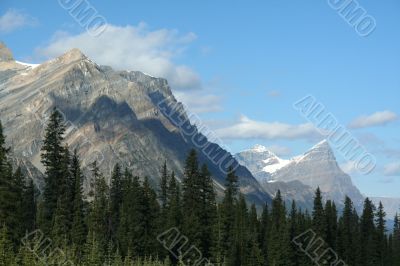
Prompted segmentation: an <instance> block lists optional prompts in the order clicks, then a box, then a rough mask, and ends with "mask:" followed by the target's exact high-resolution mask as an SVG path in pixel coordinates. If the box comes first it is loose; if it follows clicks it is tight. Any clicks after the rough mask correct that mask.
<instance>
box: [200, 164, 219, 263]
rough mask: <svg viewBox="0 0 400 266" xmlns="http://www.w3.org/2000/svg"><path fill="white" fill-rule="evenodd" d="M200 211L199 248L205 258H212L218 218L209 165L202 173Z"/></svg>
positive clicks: (204, 166) (204, 167) (203, 167)
mask: <svg viewBox="0 0 400 266" xmlns="http://www.w3.org/2000/svg"><path fill="white" fill-rule="evenodd" d="M199 181H200V186H199V191H198V193H199V196H200V208H201V209H200V210H199V212H198V213H199V222H200V224H201V227H200V230H201V231H200V245H199V248H200V250H201V252H202V254H203V256H204V257H206V258H208V257H210V256H211V245H212V243H213V242H214V240H213V237H214V236H213V225H214V223H215V218H216V201H215V192H214V186H213V180H212V178H211V173H210V172H209V171H208V168H207V165H205V164H203V166H202V167H201V171H200V180H199Z"/></svg>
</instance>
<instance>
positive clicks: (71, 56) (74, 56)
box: [59, 48, 87, 63]
mask: <svg viewBox="0 0 400 266" xmlns="http://www.w3.org/2000/svg"><path fill="white" fill-rule="evenodd" d="M59 58H60V59H61V60H62V61H64V63H70V62H74V61H79V60H83V59H87V56H86V55H85V54H83V53H82V52H81V50H79V49H78V48H73V49H71V50H69V51H68V52H66V53H65V54H63V55H62V56H60V57H59Z"/></svg>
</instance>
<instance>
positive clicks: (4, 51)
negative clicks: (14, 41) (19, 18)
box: [0, 41, 14, 62]
mask: <svg viewBox="0 0 400 266" xmlns="http://www.w3.org/2000/svg"><path fill="white" fill-rule="evenodd" d="M1 61H14V57H13V54H12V52H11V50H10V49H8V47H7V46H6V45H5V43H3V42H1V41H0V62H1Z"/></svg>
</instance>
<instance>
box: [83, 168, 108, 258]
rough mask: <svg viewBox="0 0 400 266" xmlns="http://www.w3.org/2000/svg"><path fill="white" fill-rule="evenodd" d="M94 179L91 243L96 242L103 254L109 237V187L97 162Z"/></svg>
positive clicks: (90, 224) (89, 222) (91, 205)
mask: <svg viewBox="0 0 400 266" xmlns="http://www.w3.org/2000/svg"><path fill="white" fill-rule="evenodd" d="M91 167H92V169H91V171H92V178H93V179H94V196H93V201H92V202H91V203H90V214H89V217H88V218H89V221H88V228H89V230H90V231H91V233H92V235H93V236H91V238H90V239H89V240H90V241H94V240H93V239H95V240H96V244H97V245H98V247H99V249H100V251H101V252H105V250H106V249H107V244H108V236H109V187H108V185H107V183H106V180H105V179H104V176H103V175H102V174H101V173H100V171H99V168H98V166H97V162H96V161H95V162H93V164H92V166H91Z"/></svg>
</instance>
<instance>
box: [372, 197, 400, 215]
mask: <svg viewBox="0 0 400 266" xmlns="http://www.w3.org/2000/svg"><path fill="white" fill-rule="evenodd" d="M370 199H371V200H372V202H373V203H374V204H375V206H378V205H379V202H382V204H383V207H384V208H385V212H386V218H387V219H389V220H394V216H395V215H396V214H400V198H388V197H371V198H370Z"/></svg>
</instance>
